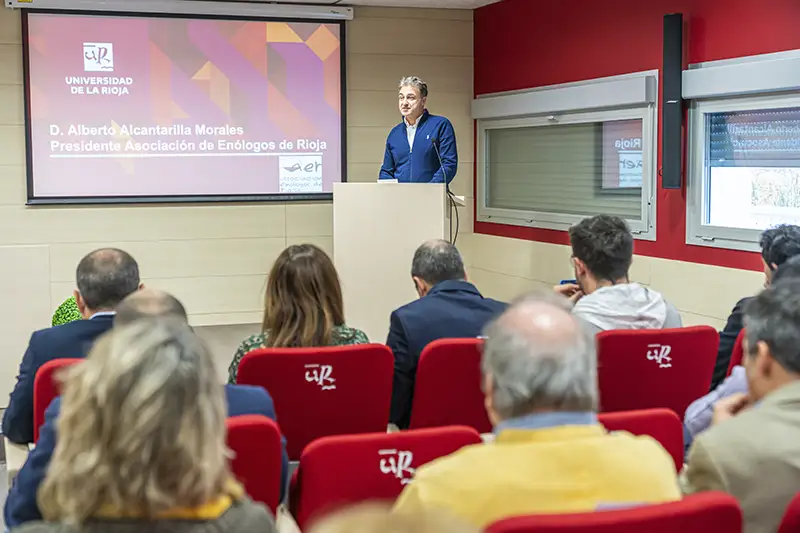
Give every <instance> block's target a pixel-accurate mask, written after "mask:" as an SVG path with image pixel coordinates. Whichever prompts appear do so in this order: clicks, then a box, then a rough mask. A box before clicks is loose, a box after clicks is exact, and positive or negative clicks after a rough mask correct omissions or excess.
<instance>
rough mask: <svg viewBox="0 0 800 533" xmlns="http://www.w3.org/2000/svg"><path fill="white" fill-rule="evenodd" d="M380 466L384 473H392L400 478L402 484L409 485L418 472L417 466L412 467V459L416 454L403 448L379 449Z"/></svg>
mask: <svg viewBox="0 0 800 533" xmlns="http://www.w3.org/2000/svg"><path fill="white" fill-rule="evenodd" d="M378 456H380V458H381V460H380V468H381V472H383V473H384V474H391V475H393V476H394V477H396V478H397V479H399V480H400V484H401V485H408V484H409V483H411V479H412V478H413V477H414V473H416V471H417V470H416V469H415V468H411V461H413V460H414V454H413V452H410V451H403V450H379V451H378Z"/></svg>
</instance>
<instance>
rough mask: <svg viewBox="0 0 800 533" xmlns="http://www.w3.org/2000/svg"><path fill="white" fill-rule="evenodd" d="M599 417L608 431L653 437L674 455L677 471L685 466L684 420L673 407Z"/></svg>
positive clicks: (604, 414)
mask: <svg viewBox="0 0 800 533" xmlns="http://www.w3.org/2000/svg"><path fill="white" fill-rule="evenodd" d="M598 418H599V421H600V423H601V424H603V425H604V426H605V428H606V429H607V430H608V431H627V432H628V433H632V434H634V435H649V436H651V437H653V438H654V439H655V440H657V441H658V442H659V444H661V446H663V447H664V449H665V450H667V452H668V453H669V454H670V455H671V456H672V459H673V461H675V472H680V471H681V468H683V422H681V419H680V418H678V415H676V414H675V412H674V411H672V410H671V409H642V410H640V411H619V412H616V413H602V414H600V416H599V417H598Z"/></svg>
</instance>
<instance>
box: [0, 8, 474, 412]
mask: <svg viewBox="0 0 800 533" xmlns="http://www.w3.org/2000/svg"><path fill="white" fill-rule="evenodd" d="M347 47H348V53H347V83H348V94H347V99H348V100H347V121H348V128H347V135H348V139H347V140H348V176H349V179H350V180H351V181H372V180H374V179H376V178H377V172H378V167H379V165H380V162H381V161H382V159H383V148H384V142H385V138H386V134H387V132H388V130H389V129H390V128H391V127H392V126H394V125H395V124H396V123H397V122H398V121H399V114H398V112H397V107H396V106H397V96H396V95H397V90H396V83H397V81H398V80H399V79H400V78H401V77H402V76H405V75H412V74H413V75H418V76H420V77H422V78H423V79H425V80H426V81H427V82H428V85H429V87H430V91H431V97H430V99H429V108H430V110H431V112H433V113H436V114H444V115H447V116H448V117H450V118H451V120H452V122H453V124H454V126H455V128H456V132H457V135H458V139H459V153H460V155H461V161H462V165H461V170H460V172H459V176H458V177H457V178H456V181H455V184H454V189H455V191H456V193H457V194H465V195H467V196H470V197H471V196H472V154H473V149H472V141H473V133H472V121H471V120H470V102H471V99H472V12H471V11H456V10H420V9H387V8H359V9H357V10H356V13H355V20H353V21H352V22H351V23H348V26H347ZM23 120H24V116H23V89H22V50H21V32H20V15H19V13H18V12H14V11H11V10H9V9H5V8H0V294H2V295H3V297H4V302H5V305H4V306H3V307H2V308H0V324H2V325H3V326H2V327H3V330H2V331H3V333H2V335H0V405H5V403H6V402H7V400H6V398H7V394H8V392H9V391H10V389H11V387H13V384H14V377H15V376H16V373H17V368H18V365H19V360H20V358H21V356H22V353H23V351H24V349H25V346H26V345H27V341H28V338H29V336H30V333H31V332H32V331H33V330H35V329H38V328H41V327H46V326H47V325H49V323H50V318H51V315H52V312H53V311H54V310H55V308H56V307H57V306H58V304H60V303H61V302H62V301H63V300H64V299H65V298H67V297H68V296H69V295H70V294H71V292H72V290H73V287H74V270H75V266H76V265H77V262H78V260H79V259H80V258H81V257H82V256H83V255H84V254H86V253H87V252H89V251H91V250H92V249H94V248H97V247H101V246H109V245H113V246H117V247H120V248H123V249H125V250H127V251H128V252H130V253H131V254H133V256H134V257H135V258H136V259H137V261H138V262H139V264H140V268H141V270H142V276H143V279H144V282H145V283H146V284H147V285H149V286H153V287H158V288H161V289H164V290H167V291H170V292H172V293H173V294H175V295H176V296H177V297H178V298H180V299H181V300H182V301H183V303H184V304H185V305H186V307H187V310H188V311H189V313H190V315H191V322H192V324H193V325H194V326H202V327H200V328H198V331H199V332H200V334H201V335H202V336H204V337H205V338H206V339H208V341H209V342H210V343H211V345H212V347H213V348H214V349H215V352H216V354H217V356H218V358H219V362H220V374H221V375H222V374H223V373H224V368H225V367H227V363H228V361H229V360H230V357H231V355H232V353H233V350H234V349H235V347H236V345H237V344H238V342H239V340H241V338H242V337H243V336H245V335H246V334H249V333H251V332H255V331H257V329H258V326H257V325H256V324H257V323H258V322H260V320H261V307H262V305H261V301H262V298H263V288H264V284H265V275H266V273H267V271H268V269H269V268H270V266H271V264H272V262H273V260H274V259H275V257H276V256H277V255H278V254H279V253H280V252H281V250H283V248H284V247H286V246H287V245H289V244H294V243H299V242H312V243H315V244H318V245H320V246H322V247H323V248H324V249H326V250H327V251H329V252H331V251H332V248H333V242H332V237H331V235H332V209H331V205H330V203H314V204H311V203H309V204H297V203H290V204H283V203H269V204H251V205H242V204H228V205H226V204H214V205H178V206H176V205H170V206H166V205H158V206H129V207H85V206H81V207H65V208H57V207H36V208H29V207H26V206H25V195H26V193H25V144H24V130H23ZM461 218H462V221H463V220H464V219H466V218H468V214H467V213H462V217H461ZM463 227H464V224H462V231H464V230H463ZM410 260H411V258H409V262H410ZM354 325H355V326H358V324H354ZM380 340H381V341H382V340H383V339H380Z"/></svg>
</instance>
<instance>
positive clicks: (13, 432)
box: [3, 314, 114, 444]
mask: <svg viewBox="0 0 800 533" xmlns="http://www.w3.org/2000/svg"><path fill="white" fill-rule="evenodd" d="M113 325H114V316H113V315H105V314H104V315H98V316H95V317H93V318H92V319H90V320H77V321H75V322H69V323H67V324H63V325H61V326H56V327H53V328H47V329H42V330H39V331H36V332H34V333H33V335H31V340H30V342H29V343H28V349H27V350H26V351H25V355H24V356H22V363H20V365H19V375H18V376H17V384H16V385H15V386H14V390H13V391H12V392H11V398H10V399H9V400H8V408H7V409H6V412H5V414H4V415H3V435H5V436H6V437H8V440H10V441H11V442H15V443H17V444H28V443H30V442H33V380H34V378H35V377H36V371H37V370H39V368H40V367H41V366H42V365H43V364H45V363H47V362H48V361H52V360H54V359H69V358H83V357H86V354H87V353H89V350H91V348H92V344H94V341H95V340H96V339H97V338H98V337H100V336H101V335H102V334H103V333H105V332H107V331H108V330H110V329H111V326H113Z"/></svg>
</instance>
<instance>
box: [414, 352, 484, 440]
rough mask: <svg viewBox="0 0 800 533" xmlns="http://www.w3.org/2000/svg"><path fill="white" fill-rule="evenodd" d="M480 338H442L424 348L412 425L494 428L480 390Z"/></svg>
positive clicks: (482, 431)
mask: <svg viewBox="0 0 800 533" xmlns="http://www.w3.org/2000/svg"><path fill="white" fill-rule="evenodd" d="M482 342H483V341H481V340H480V339H439V340H436V341H433V342H431V343H430V344H428V345H427V346H426V347H425V349H423V350H422V354H421V355H420V357H419V366H418V367H417V377H416V380H415V383H414V400H413V403H412V406H411V423H410V424H409V428H411V429H418V428H430V427H441V426H453V425H463V426H469V427H471V428H475V430H477V431H478V432H479V433H488V432H490V431H492V424H491V422H489V417H488V416H487V414H486V407H484V400H483V393H482V392H481V352H480V346H481V344H482Z"/></svg>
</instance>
